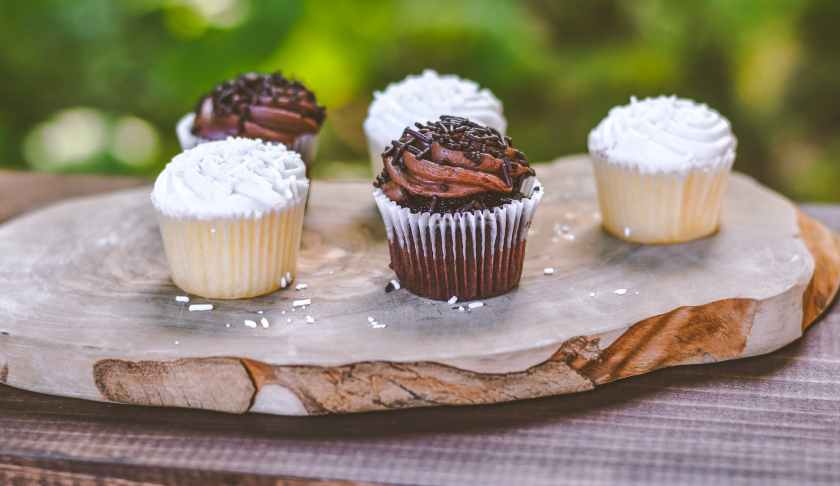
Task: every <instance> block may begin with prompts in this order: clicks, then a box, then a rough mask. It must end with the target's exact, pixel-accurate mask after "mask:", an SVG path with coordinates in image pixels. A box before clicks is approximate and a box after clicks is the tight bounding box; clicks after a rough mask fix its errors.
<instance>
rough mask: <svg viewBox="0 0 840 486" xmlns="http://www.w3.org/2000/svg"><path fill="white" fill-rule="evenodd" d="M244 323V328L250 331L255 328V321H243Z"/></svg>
mask: <svg viewBox="0 0 840 486" xmlns="http://www.w3.org/2000/svg"><path fill="white" fill-rule="evenodd" d="M244 323H245V327H250V328H251V329H256V328H257V323H256V322H255V321H252V320H251V319H245V321H244Z"/></svg>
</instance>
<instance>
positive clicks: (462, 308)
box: [458, 305, 466, 312]
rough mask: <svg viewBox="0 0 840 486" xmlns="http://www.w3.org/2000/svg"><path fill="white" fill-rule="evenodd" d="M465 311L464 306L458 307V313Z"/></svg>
mask: <svg viewBox="0 0 840 486" xmlns="http://www.w3.org/2000/svg"><path fill="white" fill-rule="evenodd" d="M465 310H466V309H465V308H464V306H462V305H459V306H458V312H464V311H465Z"/></svg>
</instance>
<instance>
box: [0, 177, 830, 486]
mask: <svg viewBox="0 0 840 486" xmlns="http://www.w3.org/2000/svg"><path fill="white" fill-rule="evenodd" d="M143 182H144V181H139V180H136V179H125V178H123V179H108V178H100V177H89V176H84V177H81V176H46V175H35V174H19V173H8V172H6V173H4V172H0V221H3V220H5V219H8V218H10V217H13V216H14V215H16V214H19V213H21V212H23V211H25V210H27V209H30V208H33V207H38V206H42V205H44V204H46V203H48V202H50V201H54V200H58V199H62V198H65V197H70V196H75V195H80V194H85V193H95V192H102V191H106V190H109V189H112V188H122V187H130V186H134V185H138V184H142V183H143ZM804 209H805V210H806V211H807V212H808V213H809V214H811V215H813V216H815V217H817V218H819V219H820V220H822V221H824V222H825V223H827V224H828V225H829V226H830V227H832V228H833V229H835V230H838V229H840V206H837V207H831V206H806V207H805V208H804ZM6 257H8V255H3V256H0V258H6ZM838 377H840V307H838V306H835V308H834V310H833V311H832V312H830V313H829V314H828V315H827V316H826V317H825V318H824V319H823V320H822V322H819V323H817V324H815V325H814V326H813V327H812V328H811V329H810V330H809V331H808V333H807V334H806V336H805V338H804V339H802V340H801V341H799V342H796V343H794V344H793V345H790V346H788V347H786V348H784V349H782V350H781V351H778V352H776V353H773V354H771V355H767V356H762V357H758V358H751V359H746V360H741V361H734V362H729V363H722V364H715V365H702V366H691V367H682V368H673V369H668V370H664V371H659V372H655V373H653V374H650V375H646V376H641V377H636V378H631V379H627V380H623V381H620V382H617V383H614V384H611V385H609V386H605V387H603V388H599V389H597V390H595V391H592V392H588V393H583V394H578V395H569V396H562V397H554V398H546V399H539V400H531V401H526V402H519V403H510V404H504V405H493V406H484V407H467V408H439V409H417V410H408V411H401V412H389V413H380V414H364V415H345V416H326V417H310V418H289V417H277V416H265V415H248V416H235V415H224V414H218V413H209V412H200V411H192V410H179V409H150V408H140V407H130V406H121V405H108V404H101V403H93V402H85V401H79V400H72V399H64V398H55V397H49V396H44V395H38V394H34V393H29V392H24V391H19V390H15V389H12V388H9V387H4V386H0V484H9V483H11V484H18V483H21V484H27V483H28V481H27V480H29V481H31V482H38V481H42V482H45V483H50V484H54V483H61V484H119V485H123V484H126V485H128V484H171V483H178V484H214V483H224V484H289V485H303V484H318V485H323V484H370V483H372V484H383V483H384V484H392V483H393V484H534V485H539V484H617V483H627V484H714V483H717V484H788V483H797V484H838V483H840V378H838Z"/></svg>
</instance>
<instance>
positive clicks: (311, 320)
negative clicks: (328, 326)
mask: <svg viewBox="0 0 840 486" xmlns="http://www.w3.org/2000/svg"><path fill="white" fill-rule="evenodd" d="M306 322H307V323H308V324H315V318H314V317H312V316H306Z"/></svg>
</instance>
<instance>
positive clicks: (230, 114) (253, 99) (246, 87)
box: [193, 73, 326, 145]
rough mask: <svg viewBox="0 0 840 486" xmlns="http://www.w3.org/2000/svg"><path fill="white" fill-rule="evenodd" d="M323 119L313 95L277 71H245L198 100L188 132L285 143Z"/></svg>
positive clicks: (310, 130) (314, 129)
mask: <svg viewBox="0 0 840 486" xmlns="http://www.w3.org/2000/svg"><path fill="white" fill-rule="evenodd" d="M325 118H326V110H325V109H324V107H322V106H319V105H318V102H317V100H316V99H315V94H314V93H312V91H309V90H308V89H307V88H306V87H305V86H304V85H303V84H301V83H300V82H298V81H291V80H289V79H286V78H285V77H283V75H281V74H280V73H274V74H257V73H248V74H243V75H241V76H239V77H238V78H236V79H234V80H231V81H225V82H224V83H222V84H220V85H219V86H216V88H214V89H213V91H212V92H211V93H210V94H207V95H205V96H204V97H203V98H201V100H200V101H199V102H198V105H197V106H196V109H195V122H194V124H193V134H195V135H197V136H199V137H202V138H205V139H208V140H222V139H226V138H228V137H232V136H234V137H246V138H259V139H262V140H269V141H275V142H281V143H283V144H286V145H291V144H292V143H293V142H294V141H295V139H296V138H297V137H298V136H299V135H302V134H305V133H317V132H318V130H319V129H320V127H321V124H322V123H323V122H324V119H325Z"/></svg>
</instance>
